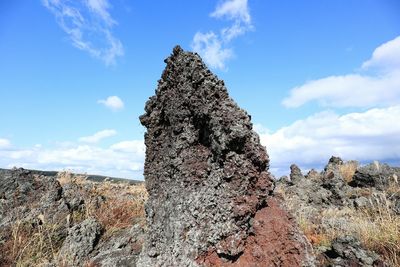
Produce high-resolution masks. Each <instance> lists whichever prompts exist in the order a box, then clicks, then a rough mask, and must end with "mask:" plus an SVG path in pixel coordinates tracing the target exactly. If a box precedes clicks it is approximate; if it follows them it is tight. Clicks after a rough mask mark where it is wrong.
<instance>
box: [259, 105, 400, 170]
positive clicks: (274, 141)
mask: <svg viewBox="0 0 400 267" xmlns="http://www.w3.org/2000/svg"><path fill="white" fill-rule="evenodd" d="M398 118H400V105H396V106H392V107H388V108H375V109H370V110H368V111H366V112H362V113H349V114H346V115H342V116H340V115H337V114H335V113H334V112H331V111H325V112H321V113H318V114H315V115H313V116H310V117H308V118H306V119H304V120H299V121H296V122H294V123H293V124H291V125H289V126H287V127H283V128H281V129H279V130H277V131H276V132H273V133H271V132H268V131H265V130H262V129H261V130H260V132H259V133H260V139H261V142H262V144H263V145H265V146H266V147H267V150H268V153H269V156H270V158H271V169H272V170H274V171H275V172H276V173H279V174H282V173H284V172H287V171H288V168H289V166H290V164H292V163H296V164H299V165H300V166H302V167H304V168H311V167H322V166H323V165H324V164H325V163H326V162H327V160H328V159H329V157H330V156H332V155H335V156H340V157H342V158H344V159H347V160H350V159H354V160H359V161H372V160H381V161H385V160H387V161H388V160H389V161H392V160H397V161H399V159H400V124H399V123H397V121H398ZM258 129H260V127H258ZM398 163H400V162H398Z"/></svg>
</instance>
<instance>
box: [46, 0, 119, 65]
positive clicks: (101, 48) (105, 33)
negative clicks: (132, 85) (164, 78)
mask: <svg viewBox="0 0 400 267" xmlns="http://www.w3.org/2000/svg"><path fill="white" fill-rule="evenodd" d="M42 3H43V5H44V6H45V7H46V8H47V9H48V10H49V11H50V12H51V13H53V15H54V16H55V17H56V20H57V23H58V24H59V26H60V27H61V28H62V29H63V30H64V31H65V33H67V35H68V37H69V38H70V40H71V41H72V44H73V45H74V46H75V47H77V48H78V49H81V50H84V51H86V52H88V53H89V54H90V55H92V56H93V57H96V58H99V59H101V60H102V61H103V62H104V63H105V64H106V65H112V64H115V62H116V58H117V57H119V56H122V55H123V54H124V49H123V46H122V43H121V42H120V41H119V40H118V39H117V38H115V37H114V36H113V34H112V27H113V26H114V25H115V24H117V23H116V21H114V20H113V19H112V17H111V15H110V13H109V12H108V10H109V8H110V4H109V3H108V1H107V0H77V1H67V0H42Z"/></svg>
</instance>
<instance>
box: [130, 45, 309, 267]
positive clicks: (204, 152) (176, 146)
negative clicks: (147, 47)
mask: <svg viewBox="0 0 400 267" xmlns="http://www.w3.org/2000/svg"><path fill="white" fill-rule="evenodd" d="M165 62H166V64H167V66H166V68H165V70H164V72H163V74H162V77H161V79H160V80H159V83H158V88H157V90H156V94H155V95H154V96H152V97H151V98H150V99H149V100H148V101H147V103H146V106H145V114H144V115H142V116H141V117H140V121H141V123H142V124H143V125H144V126H146V128H147V132H146V134H145V143H146V161H145V167H144V176H145V181H146V188H147V190H148V193H149V199H148V201H147V204H146V216H147V223H148V228H147V231H146V239H145V244H144V248H143V250H142V252H141V254H140V256H139V260H138V262H137V265H138V266H211V265H215V264H217V265H219V266H302V265H312V259H311V257H310V254H308V253H309V249H310V246H309V244H308V243H307V242H306V241H305V239H304V238H303V236H302V235H301V234H299V232H298V230H297V228H296V225H295V224H294V222H293V220H292V218H291V217H290V216H289V215H288V214H287V212H286V211H285V210H284V209H283V208H282V207H281V206H280V204H279V201H280V200H278V199H276V198H274V197H273V196H272V192H273V189H274V182H273V180H272V179H271V176H270V174H269V173H268V166H269V159H268V155H267V153H266V150H265V148H264V147H263V146H261V145H260V142H259V137H258V135H257V134H256V133H255V132H254V131H253V130H252V124H251V122H250V116H249V115H248V114H247V113H246V111H244V110H243V109H241V108H239V107H238V105H237V104H236V103H235V102H234V101H233V100H232V99H231V98H230V97H229V95H228V92H227V89H226V88H225V86H224V82H223V81H222V80H219V79H218V78H217V77H216V76H215V75H214V74H212V73H211V72H210V70H208V69H207V67H206V66H205V64H204V63H203V62H202V60H201V58H200V57H199V56H198V55H197V54H195V53H191V52H185V51H183V50H182V49H181V48H180V47H179V46H177V47H175V48H174V50H173V54H172V55H171V56H170V57H169V58H167V59H166V60H165ZM268 263H270V265H268ZM243 264H244V265H243ZM266 264H267V265H266Z"/></svg>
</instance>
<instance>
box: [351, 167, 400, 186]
mask: <svg viewBox="0 0 400 267" xmlns="http://www.w3.org/2000/svg"><path fill="white" fill-rule="evenodd" d="M399 176H400V169H399V168H393V167H390V166H389V165H387V164H380V163H379V162H377V161H376V162H373V163H371V164H368V165H366V166H363V167H360V168H358V169H357V171H356V173H355V174H354V177H353V181H352V182H351V184H350V185H352V186H359V187H375V188H377V189H378V190H383V189H384V188H386V187H388V186H389V185H390V184H391V183H396V184H398V177H399Z"/></svg>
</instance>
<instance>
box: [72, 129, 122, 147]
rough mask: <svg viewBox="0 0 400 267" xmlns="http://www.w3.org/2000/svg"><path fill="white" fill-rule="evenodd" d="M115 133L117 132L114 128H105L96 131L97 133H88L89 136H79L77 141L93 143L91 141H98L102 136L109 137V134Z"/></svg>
mask: <svg viewBox="0 0 400 267" xmlns="http://www.w3.org/2000/svg"><path fill="white" fill-rule="evenodd" d="M116 134H117V131H116V130H113V129H106V130H102V131H99V132H97V133H95V134H93V135H90V136H84V137H81V138H79V141H80V142H84V143H92V144H93V143H98V142H100V141H101V140H103V139H104V138H107V137H111V136H114V135H116Z"/></svg>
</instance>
